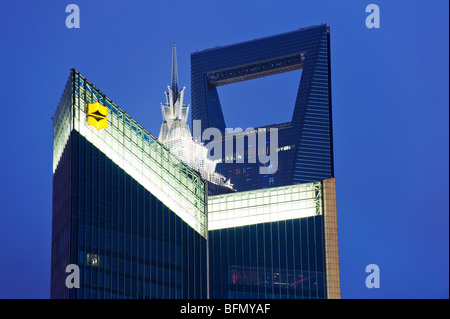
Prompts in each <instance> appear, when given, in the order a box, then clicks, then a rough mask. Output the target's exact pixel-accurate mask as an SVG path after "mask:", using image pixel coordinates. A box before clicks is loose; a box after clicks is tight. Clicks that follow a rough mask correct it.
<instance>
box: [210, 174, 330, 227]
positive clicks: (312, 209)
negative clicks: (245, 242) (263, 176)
mask: <svg viewBox="0 0 450 319" xmlns="http://www.w3.org/2000/svg"><path fill="white" fill-rule="evenodd" d="M322 207H323V205H322V183H321V182H314V183H307V184H297V185H290V186H282V187H276V188H269V189H259V190H256V191H248V192H240V193H234V194H226V195H217V196H210V197H209V198H208V230H215V229H222V228H230V227H239V226H247V225H253V224H258V223H269V222H276V221H282V220H288V219H294V218H303V217H310V216H316V215H322V211H323V209H322Z"/></svg>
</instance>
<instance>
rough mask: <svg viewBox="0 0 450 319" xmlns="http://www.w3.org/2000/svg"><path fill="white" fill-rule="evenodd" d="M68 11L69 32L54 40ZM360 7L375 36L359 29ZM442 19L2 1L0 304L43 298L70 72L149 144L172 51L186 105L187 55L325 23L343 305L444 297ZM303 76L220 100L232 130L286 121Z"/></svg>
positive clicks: (434, 6) (307, 6)
mask: <svg viewBox="0 0 450 319" xmlns="http://www.w3.org/2000/svg"><path fill="white" fill-rule="evenodd" d="M44 3H45V4H44ZM70 3H75V4H78V5H79V8H80V13H81V15H80V28H79V29H68V28H66V25H65V19H66V17H67V15H68V13H66V12H65V8H66V6H67V5H68V4H70ZM369 3H376V4H378V6H379V8H380V18H381V27H380V28H379V29H368V28H367V27H366V25H365V19H366V16H367V15H368V13H366V12H365V7H366V5H368V4H369ZM448 10H449V8H448V2H447V1H443V0H440V1H438V0H433V1H428V2H423V1H420V2H419V1H373V2H365V1H332V0H329V1H326V0H319V1H264V0H259V1H200V0H192V1H164V2H163V1H158V2H156V1H137V0H135V1H106V0H97V1H86V0H72V1H59V0H58V1H56V0H55V1H45V2H44V1H43V2H38V1H12V0H0V110H1V117H0V152H1V154H0V298H48V297H49V295H50V248H51V206H52V134H53V131H52V121H51V117H52V116H53V114H54V112H55V109H56V106H57V104H58V101H59V99H60V97H61V94H62V91H63V88H64V86H65V83H66V81H67V79H68V76H69V70H70V68H76V69H77V70H78V71H80V72H81V73H82V74H83V75H84V76H85V77H86V78H88V79H89V80H90V81H91V82H93V83H94V84H95V85H96V86H97V87H98V88H99V89H100V90H102V91H103V92H104V93H105V94H107V95H108V96H109V97H110V98H112V99H113V101H114V102H116V103H117V104H118V105H119V106H120V107H121V108H123V109H124V110H125V111H126V112H127V113H129V114H130V115H131V116H132V117H133V118H134V119H136V120H137V121H138V122H139V123H140V124H141V125H143V126H144V127H146V128H147V129H148V130H149V131H150V132H151V133H153V134H154V135H156V136H157V135H158V133H159V129H160V125H161V121H162V118H161V114H160V106H159V104H160V102H163V101H164V94H163V93H164V90H165V89H166V87H167V85H169V84H170V64H171V46H172V43H176V45H177V52H178V66H179V80H180V84H181V85H184V86H186V102H187V103H190V53H192V52H195V51H200V50H203V49H207V48H212V47H215V46H220V45H227V44H232V43H237V42H241V41H246V40H251V39H255V38H259V37H264V36H270V35H274V34H278V33H283V32H288V31H292V30H296V29H299V28H302V27H307V26H311V25H317V24H321V23H326V24H328V25H329V26H330V28H331V63H332V71H331V72H332V98H333V129H334V155H335V175H336V183H337V205H338V232H339V250H340V251H339V253H340V270H341V273H340V274H341V290H342V297H343V298H448V297H449V277H448V274H449V218H448V211H449V180H448V176H449V171H448V166H449V148H448V145H449V143H448V142H449V141H448V139H449V91H448V85H449V83H448V82H449V73H448V72H449V65H448V59H449V34H448V32H449V31H448V30H449V17H448ZM299 77H300V71H296V72H291V73H286V74H281V75H278V76H274V77H270V78H267V79H259V80H255V81H249V82H248V84H246V86H243V87H238V86H235V87H233V85H230V86H227V87H226V88H225V87H224V89H223V90H222V88H220V89H219V93H220V96H221V99H222V104H223V106H224V113H225V117H226V121H227V124H228V126H231V127H237V126H240V127H242V128H246V127H249V126H252V127H256V126H258V125H264V124H271V123H277V122H284V121H288V120H289V117H290V114H292V109H293V101H294V100H295V96H294V94H295V92H296V86H297V84H298V79H299ZM250 82H252V83H250ZM293 82H295V83H294V84H293ZM281 101H286V103H283V105H281V104H280V102H281ZM291 101H292V102H291ZM228 104H229V105H230V106H229V108H226V105H228ZM237 105H242V107H239V108H236V106H237ZM274 105H276V109H277V112H274V111H272V109H273V106H274ZM291 105H292V106H291ZM233 107H235V109H233ZM238 109H240V110H241V111H240V112H237V111H235V110H238ZM257 109H263V110H264V111H261V112H258V113H256V112H254V110H257ZM250 115H251V116H250ZM368 264H377V265H378V266H379V267H380V274H381V276H380V288H378V289H368V288H366V286H365V278H366V276H367V275H368V274H367V273H365V267H366V266H367V265H368Z"/></svg>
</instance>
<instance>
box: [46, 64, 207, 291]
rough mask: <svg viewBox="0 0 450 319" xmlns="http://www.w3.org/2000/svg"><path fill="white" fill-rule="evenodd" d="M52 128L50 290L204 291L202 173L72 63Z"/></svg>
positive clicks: (204, 210) (203, 190) (203, 197)
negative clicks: (70, 281) (72, 274)
mask: <svg viewBox="0 0 450 319" xmlns="http://www.w3.org/2000/svg"><path fill="white" fill-rule="evenodd" d="M53 132H54V135H53V136H54V137H53V214H52V215H53V217H52V257H51V267H52V269H51V297H52V298H206V297H207V277H206V270H207V250H206V237H207V224H206V188H205V181H204V180H203V179H201V178H200V176H199V175H198V174H197V173H196V172H194V171H192V170H191V169H190V168H189V167H188V166H187V165H185V164H184V163H182V162H181V161H180V160H179V159H177V158H176V157H175V156H174V155H172V154H171V153H170V152H169V151H168V150H167V149H166V148H165V147H164V146H163V145H162V144H161V143H160V142H158V141H157V140H156V139H155V138H154V137H153V136H152V135H151V134H150V133H148V132H147V131H146V130H145V129H144V128H143V127H142V126H140V125H139V124H138V123H137V122H136V121H135V120H133V119H132V118H131V117H130V116H129V115H128V114H126V113H125V112H124V111H123V110H122V109H121V108H119V107H118V106H117V105H116V104H115V103H114V102H113V101H112V100H111V99H109V98H108V97H107V96H106V95H105V94H103V93H102V92H101V91H100V90H98V89H97V88H96V87H95V86H94V85H93V84H92V83H90V82H89V81H88V80H87V79H85V78H84V77H83V76H82V75H81V74H80V73H78V72H77V71H75V70H71V72H70V76H69V80H68V82H67V85H66V88H65V90H64V93H63V95H62V97H61V100H60V103H59V105H58V108H57V110H56V113H55V115H54V117H53ZM68 265H76V266H77V267H79V283H80V287H79V288H71V289H69V288H68V287H67V286H66V279H67V278H68V276H69V273H66V267H67V266H68Z"/></svg>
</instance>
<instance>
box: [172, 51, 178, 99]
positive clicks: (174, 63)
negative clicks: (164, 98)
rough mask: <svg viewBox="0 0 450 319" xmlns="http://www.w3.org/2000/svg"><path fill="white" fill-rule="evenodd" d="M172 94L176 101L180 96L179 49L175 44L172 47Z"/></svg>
mask: <svg viewBox="0 0 450 319" xmlns="http://www.w3.org/2000/svg"><path fill="white" fill-rule="evenodd" d="M171 89H172V92H173V95H174V101H176V98H177V96H178V70H177V48H176V46H175V43H174V44H173V46H172V87H171Z"/></svg>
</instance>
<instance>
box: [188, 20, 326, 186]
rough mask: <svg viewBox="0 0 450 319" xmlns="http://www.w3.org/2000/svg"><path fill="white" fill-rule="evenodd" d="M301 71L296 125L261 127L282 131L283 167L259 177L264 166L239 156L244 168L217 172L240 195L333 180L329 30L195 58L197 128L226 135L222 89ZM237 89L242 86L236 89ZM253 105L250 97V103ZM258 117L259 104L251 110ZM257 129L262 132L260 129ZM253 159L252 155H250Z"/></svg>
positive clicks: (304, 31)
mask: <svg viewBox="0 0 450 319" xmlns="http://www.w3.org/2000/svg"><path fill="white" fill-rule="evenodd" d="M298 69H301V70H302V75H301V80H300V83H299V87H298V91H297V98H296V101H295V105H292V106H290V105H273V106H272V107H273V110H274V112H275V111H276V109H277V108H278V107H288V108H292V109H293V113H292V118H291V121H289V122H286V123H278V124H272V125H268V126H265V127H260V128H259V129H260V130H264V131H269V130H270V129H271V128H276V129H277V130H278V146H277V152H278V155H277V157H278V167H277V170H276V172H275V173H274V174H270V175H268V174H259V170H258V167H259V166H260V165H259V163H252V162H251V161H249V154H248V153H244V154H240V155H241V156H242V157H243V158H244V159H245V160H244V161H243V163H239V162H238V161H236V158H237V157H238V156H237V155H239V154H236V153H234V155H235V156H234V159H235V161H234V162H233V163H226V162H225V158H223V163H219V164H217V171H218V172H219V173H220V174H222V175H224V176H225V177H227V178H231V183H232V184H233V185H234V188H235V189H236V190H238V191H246V190H252V189H258V188H263V187H277V186H284V185H291V184H298V183H309V182H314V181H321V180H324V179H327V178H332V177H334V163H333V132H332V112H331V65H330V29H329V27H328V26H327V25H319V26H313V27H308V28H303V29H299V30H296V31H292V32H288V33H283V34H279V35H274V36H270V37H266V38H261V39H256V40H252V41H246V42H242V43H237V44H231V45H227V46H222V47H216V48H213V49H207V50H203V51H199V52H195V53H192V54H191V80H192V83H191V86H192V88H191V90H192V123H194V121H196V120H197V121H201V132H194V135H197V136H201V133H202V132H203V131H204V130H205V129H206V128H209V127H214V128H217V129H219V130H220V131H222V132H223V134H224V136H225V133H226V130H225V128H226V124H225V121H226V119H225V118H224V116H223V111H222V107H225V108H226V105H224V106H222V105H221V103H220V98H219V94H218V91H217V88H218V87H219V86H222V85H228V84H232V83H237V82H241V81H248V80H252V79H256V78H259V77H263V76H271V75H274V74H278V73H283V72H289V71H293V70H298ZM237 85H238V84H237ZM248 103H249V104H251V98H249V99H248ZM249 107H251V108H252V109H254V110H255V112H257V111H258V106H257V105H249ZM255 129H257V128H255ZM250 155H251V154H250Z"/></svg>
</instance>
